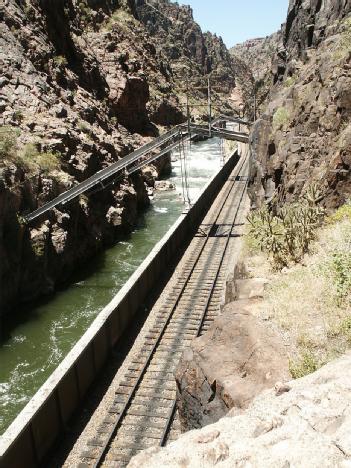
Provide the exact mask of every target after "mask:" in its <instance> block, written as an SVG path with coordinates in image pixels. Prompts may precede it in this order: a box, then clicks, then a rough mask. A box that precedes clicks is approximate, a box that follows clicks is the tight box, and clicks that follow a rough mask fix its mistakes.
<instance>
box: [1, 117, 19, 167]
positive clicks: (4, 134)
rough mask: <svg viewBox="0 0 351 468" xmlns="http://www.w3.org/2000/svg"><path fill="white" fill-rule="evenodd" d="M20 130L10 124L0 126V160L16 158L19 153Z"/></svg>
mask: <svg viewBox="0 0 351 468" xmlns="http://www.w3.org/2000/svg"><path fill="white" fill-rule="evenodd" d="M19 133H20V132H19V130H18V129H16V128H14V127H10V126H1V127H0V160H5V159H7V160H10V161H11V160H14V159H15V158H16V155H17V138H18V136H19Z"/></svg>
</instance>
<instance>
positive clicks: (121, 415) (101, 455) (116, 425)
mask: <svg viewBox="0 0 351 468" xmlns="http://www.w3.org/2000/svg"><path fill="white" fill-rule="evenodd" d="M246 160H247V157H245V158H244V160H243V161H242V162H241V163H240V167H239V168H238V171H237V172H238V173H239V172H240V171H241V169H242V168H243V166H244V164H245V162H246ZM236 182H237V180H236V177H235V178H234V180H233V182H232V184H231V186H230V188H229V189H228V190H227V193H226V195H225V197H224V200H223V202H222V203H221V206H220V209H219V211H218V213H217V215H216V218H215V220H214V222H213V223H212V225H211V226H214V225H216V224H217V221H218V219H219V217H220V215H221V213H222V211H223V208H224V207H225V205H226V203H227V200H228V198H229V196H230V195H231V193H232V191H233V189H234V187H236ZM239 203H240V202H239ZM211 230H212V229H211V228H210V229H209V230H208V232H207V234H206V238H205V239H204V242H203V245H202V246H201V248H200V250H199V252H198V253H197V255H196V258H195V261H194V262H193V264H192V267H191V269H190V271H189V272H188V273H187V276H186V279H185V281H184V283H183V285H182V287H181V289H180V291H179V293H178V295H177V298H176V301H175V303H174V304H173V306H172V308H171V310H170V312H169V314H168V317H167V319H166V321H165V323H164V324H163V326H162V329H161V331H160V332H159V334H158V337H157V338H156V341H155V343H154V345H153V346H152V349H151V350H150V351H149V354H148V356H147V358H146V362H145V363H144V365H143V367H142V369H141V370H140V372H139V376H138V377H137V380H136V382H135V383H134V385H133V387H132V389H131V391H130V392H129V395H128V398H127V400H126V402H125V403H124V405H123V408H122V409H121V411H120V413H119V414H118V417H117V419H116V421H115V422H114V424H113V426H112V428H111V430H110V431H109V433H108V435H107V438H106V439H107V440H106V442H104V444H103V446H102V447H101V448H102V450H101V451H100V453H99V454H98V456H97V458H96V459H94V464H93V467H94V468H98V467H100V466H101V465H102V463H103V462H104V460H105V457H106V455H107V454H108V452H109V449H110V445H111V443H112V442H113V439H114V437H115V436H116V434H117V431H118V429H119V427H120V425H121V423H122V421H123V419H124V417H125V416H126V413H127V411H128V409H129V408H130V406H131V403H132V400H133V399H134V397H135V394H136V391H137V390H138V388H139V387H140V384H141V383H142V381H143V378H144V376H145V374H146V372H147V369H148V368H149V366H150V363H151V361H152V358H153V356H154V354H155V352H156V350H157V348H158V346H159V345H160V343H161V341H162V338H163V336H164V334H165V332H166V330H167V328H168V326H169V324H170V322H171V320H172V317H173V315H174V312H175V310H176V309H177V306H178V305H179V302H180V300H181V298H182V296H183V294H184V291H185V290H186V288H187V286H188V284H189V281H190V279H191V277H192V275H193V273H194V271H195V268H196V266H197V265H198V263H199V260H200V258H201V256H202V254H203V251H204V249H205V247H206V246H207V243H208V240H209V238H210V235H211ZM216 278H217V276H216ZM174 412H175V409H174V405H173V406H172V411H171V414H170V416H169V417H168V418H167V424H166V427H165V430H164V434H163V436H162V440H161V442H163V443H165V441H166V440H167V429H168V431H169V428H170V426H171V423H172V421H170V418H172V417H173V416H174ZM172 415H173V416H172ZM99 448H100V447H99Z"/></svg>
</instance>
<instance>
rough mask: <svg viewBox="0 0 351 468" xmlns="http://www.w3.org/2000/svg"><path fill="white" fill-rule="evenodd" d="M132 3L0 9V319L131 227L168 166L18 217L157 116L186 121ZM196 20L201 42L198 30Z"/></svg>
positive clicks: (60, 1) (189, 51) (141, 134)
mask: <svg viewBox="0 0 351 468" xmlns="http://www.w3.org/2000/svg"><path fill="white" fill-rule="evenodd" d="M161 6H162V5H161ZM154 8H155V7H154ZM172 8H173V11H174V14H176V15H179V16H180V17H182V15H184V12H185V10H184V9H183V8H182V7H179V6H177V5H173V4H172ZM137 10H138V8H137V4H136V2H135V1H134V0H123V1H116V0H68V1H64V0H57V1H56V0H55V1H53V0H50V1H45V2H44V1H41V0H28V1H27V2H24V1H20V0H5V1H4V2H3V4H2V5H1V7H0V18H1V24H0V60H1V62H2V74H1V78H0V110H1V115H0V125H1V128H0V265H1V269H0V278H1V279H0V294H1V297H0V311H1V312H0V316H1V315H3V314H4V313H5V312H6V310H7V311H9V310H11V308H12V307H13V306H14V305H15V304H17V303H18V302H20V301H27V300H32V299H34V298H36V297H39V296H41V295H43V294H47V293H49V292H52V291H54V289H55V287H56V285H57V284H58V283H60V282H61V281H67V279H68V278H69V276H70V274H71V273H72V272H73V270H74V269H76V268H78V267H79V266H80V265H81V264H82V263H83V262H85V261H87V260H88V259H89V258H90V257H91V256H92V255H94V254H96V253H97V252H98V251H99V250H101V249H102V248H104V246H106V245H108V244H110V243H112V242H115V241H116V240H117V239H119V238H120V236H123V235H125V233H127V232H129V231H130V230H131V229H132V227H133V225H134V224H135V222H136V219H137V216H138V211H140V210H141V209H143V208H144V207H145V206H147V205H148V203H149V198H148V195H147V186H153V184H154V181H155V178H157V177H158V176H159V174H160V173H161V172H164V171H167V170H168V171H169V168H170V160H169V159H167V158H163V159H162V161H161V162H156V163H155V164H154V165H153V168H152V170H151V172H150V171H149V174H146V173H144V172H143V173H141V174H139V175H135V176H133V177H129V178H122V179H121V180H116V181H115V182H114V183H113V184H112V185H111V186H109V187H107V188H106V189H104V190H103V191H101V192H99V193H95V194H91V195H88V196H82V197H80V198H79V200H77V201H75V202H73V203H72V204H69V205H67V206H64V207H61V206H60V207H58V209H56V210H53V211H52V212H51V213H50V214H49V215H48V216H47V218H46V219H45V218H44V219H41V220H39V221H38V222H35V223H33V224H31V225H30V226H26V225H25V224H24V223H23V215H24V214H26V213H28V212H30V211H32V210H34V209H35V208H37V207H38V206H41V205H43V204H44V203H45V202H47V201H49V200H51V199H53V198H54V197H56V196H57V195H59V194H60V193H62V192H63V191H65V190H67V189H68V188H70V187H72V186H73V185H75V184H77V183H78V182H81V181H83V180H84V179H86V178H87V177H89V176H91V175H92V174H94V173H95V172H97V171H98V170H100V169H102V168H104V167H106V166H108V165H109V164H111V163H113V162H115V161H117V160H118V159H120V158H122V157H123V156H125V155H126V154H128V153H129V152H130V151H132V150H133V149H134V148H135V147H138V146H140V145H142V144H143V143H145V142H147V141H148V140H149V138H150V137H154V136H157V135H158V133H159V128H158V127H157V126H156V125H158V126H163V125H173V124H177V123H180V122H182V121H183V120H184V109H183V108H182V107H181V105H180V100H179V98H178V95H177V92H176V82H175V78H174V76H173V75H174V71H173V70H172V67H171V65H170V63H169V56H167V55H165V54H163V53H161V51H160V50H159V49H160V47H159V46H158V43H157V38H152V39H151V37H150V32H149V31H148V28H146V26H145V25H144V24H143V22H141V21H140V19H139V16H138V11H137ZM191 28H192V30H194V31H196V35H197V36H199V37H200V36H201V38H202V39H201V41H203V44H205V42H206V41H205V38H204V36H203V35H202V33H201V30H200V29H199V27H198V26H197V25H196V24H195V23H194V24H193V25H192V27H191ZM191 28H190V29H191ZM197 36H196V37H197ZM176 47H178V44H176ZM201 47H202V46H201ZM201 47H200V49H201ZM223 47H224V45H223ZM217 48H218V47H217V46H213V49H211V56H210V54H209V52H208V51H207V48H206V46H205V45H204V49H203V50H202V52H201V50H200V49H199V48H198V45H197V39H196V40H194V41H193V35H192V33H191V32H189V38H188V40H187V41H186V42H185V43H184V44H183V45H182V51H181V57H185V55H189V56H193V55H194V56H197V57H198V58H199V60H200V61H203V63H205V62H206V63H207V62H211V61H213V60H215V58H213V57H214V56H216V57H217V55H216V54H217ZM201 54H203V56H201V57H200V55H201ZM181 60H182V59H180V61H181ZM201 71H202V70H201ZM150 174H151V176H150Z"/></svg>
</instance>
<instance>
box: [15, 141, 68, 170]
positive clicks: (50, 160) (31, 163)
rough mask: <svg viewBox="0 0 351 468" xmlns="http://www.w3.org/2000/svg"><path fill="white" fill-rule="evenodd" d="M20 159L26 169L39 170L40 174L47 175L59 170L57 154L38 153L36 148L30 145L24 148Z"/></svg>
mask: <svg viewBox="0 0 351 468" xmlns="http://www.w3.org/2000/svg"><path fill="white" fill-rule="evenodd" d="M20 159H21V161H22V164H23V165H24V166H25V167H26V168H27V169H30V170H36V169H39V170H40V172H42V173H44V174H49V173H50V172H52V171H55V170H58V169H59V168H60V158H59V156H58V154H56V153H52V152H41V151H38V149H37V147H36V146H35V145H34V144H32V143H29V144H27V145H26V146H25V147H24V149H23V152H22V154H21V155H20Z"/></svg>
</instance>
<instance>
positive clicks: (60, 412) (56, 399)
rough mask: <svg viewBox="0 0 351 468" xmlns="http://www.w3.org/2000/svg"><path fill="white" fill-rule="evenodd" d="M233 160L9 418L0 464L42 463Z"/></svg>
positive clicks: (14, 467) (9, 467)
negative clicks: (42, 382)
mask: <svg viewBox="0 0 351 468" xmlns="http://www.w3.org/2000/svg"><path fill="white" fill-rule="evenodd" d="M238 159H239V156H238V154H237V153H236V154H235V155H234V156H232V157H231V158H230V159H229V160H228V161H227V163H226V164H225V166H224V167H223V168H222V169H221V170H220V171H219V172H218V173H217V174H216V175H215V176H214V177H213V178H212V180H211V181H210V182H209V183H208V184H207V186H206V187H205V189H204V190H203V192H202V193H201V195H200V197H199V198H198V200H197V201H196V203H195V204H194V206H193V207H192V208H191V209H190V210H189V212H188V213H187V214H186V215H181V216H180V217H179V218H178V220H177V221H176V222H175V224H174V225H173V226H172V228H171V229H170V230H169V231H168V233H167V234H166V235H165V236H164V237H163V239H162V240H161V241H160V242H159V243H158V244H157V245H156V246H155V247H154V249H153V250H152V251H151V252H150V254H149V255H148V257H147V258H146V259H145V260H144V262H143V263H142V264H141V265H140V267H139V268H138V269H137V270H136V271H135V273H134V274H133V275H132V276H131V278H130V279H129V280H128V281H127V283H126V284H125V285H124V286H123V288H122V289H121V290H120V291H119V293H118V294H117V295H116V296H115V297H114V299H113V300H112V301H111V302H110V303H109V304H108V305H107V306H106V307H105V308H104V309H103V310H102V311H101V313H100V314H99V315H98V317H97V318H96V319H95V320H94V322H93V323H92V325H91V326H90V327H89V329H88V330H87V331H86V333H85V334H84V335H83V336H82V338H81V339H80V340H79V341H78V342H77V344H76V345H75V346H74V347H73V349H72V350H71V351H70V353H69V354H68V355H67V356H66V358H65V359H64V360H63V361H62V363H61V364H60V365H59V366H58V367H57V368H56V370H55V371H54V372H53V373H52V375H51V376H50V377H49V379H48V380H47V381H46V382H45V383H44V385H43V386H42V387H41V388H40V389H39V390H38V392H37V393H36V394H35V395H34V397H33V398H32V399H31V400H30V401H29V403H28V404H27V406H26V407H25V408H24V409H23V410H22V412H21V413H20V414H19V415H18V417H17V418H16V419H15V420H14V422H13V423H12V424H11V426H10V427H9V428H8V430H7V431H6V432H5V434H4V435H3V436H2V437H1V440H0V467H1V468H17V467H18V468H22V467H26V468H31V467H36V466H38V465H39V464H41V463H42V462H43V460H44V459H45V456H46V455H47V453H48V451H49V450H50V449H51V448H52V445H53V444H54V442H55V441H56V440H57V438H58V436H59V435H60V434H61V433H62V431H64V430H65V427H66V424H67V423H68V421H69V419H70V418H71V416H72V414H73V412H74V411H75V410H76V409H77V408H78V407H79V405H80V403H81V401H82V398H83V397H84V395H85V394H86V392H87V390H88V388H89V386H90V385H91V384H92V382H93V381H94V379H95V377H96V375H97V374H98V372H99V370H100V369H101V368H102V366H103V365H104V363H105V361H106V359H107V357H108V355H109V352H110V350H111V349H112V347H114V346H115V345H116V343H117V342H118V340H119V339H120V337H121V335H122V334H123V333H124V332H125V331H126V329H127V327H128V326H129V324H130V323H131V321H132V319H133V316H134V315H135V313H136V312H137V311H138V309H139V307H140V305H142V304H143V302H144V300H145V299H146V297H147V295H148V294H149V292H150V291H151V289H152V288H153V286H155V285H157V283H158V281H159V279H160V277H161V275H164V266H165V265H169V264H170V263H172V261H173V260H174V258H175V257H176V256H178V255H179V251H180V250H181V249H182V248H183V247H184V246H185V245H186V243H187V242H188V241H189V240H190V239H191V237H192V236H193V234H194V233H195V232H196V230H197V228H198V225H199V224H200V223H201V220H202V218H203V217H204V215H205V213H206V212H207V210H208V208H209V207H210V205H211V204H212V202H213V200H214V199H215V197H216V195H217V194H218V192H219V189H220V188H221V187H222V185H223V183H224V182H225V180H226V179H227V178H228V176H229V174H230V173H231V171H232V170H233V168H234V166H235V165H236V163H237V162H238Z"/></svg>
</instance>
